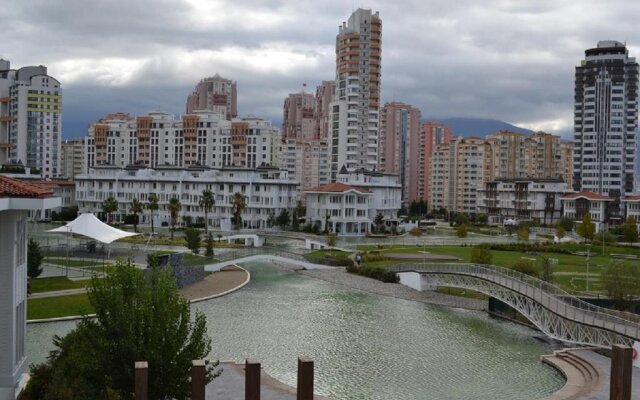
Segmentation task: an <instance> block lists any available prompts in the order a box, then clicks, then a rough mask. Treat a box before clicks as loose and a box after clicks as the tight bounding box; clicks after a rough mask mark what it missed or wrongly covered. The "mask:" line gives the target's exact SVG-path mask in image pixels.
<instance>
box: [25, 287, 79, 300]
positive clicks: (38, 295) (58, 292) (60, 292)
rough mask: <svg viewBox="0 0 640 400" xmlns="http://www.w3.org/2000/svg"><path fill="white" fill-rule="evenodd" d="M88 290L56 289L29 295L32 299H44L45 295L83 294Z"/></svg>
mask: <svg viewBox="0 0 640 400" xmlns="http://www.w3.org/2000/svg"><path fill="white" fill-rule="evenodd" d="M86 291H87V289H86V288H77V289H67V290H54V291H51V292H40V293H32V294H30V295H29V298H30V299H43V298H45V297H59V296H70V295H73V294H82V293H85V292H86Z"/></svg>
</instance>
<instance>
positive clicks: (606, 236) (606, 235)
mask: <svg viewBox="0 0 640 400" xmlns="http://www.w3.org/2000/svg"><path fill="white" fill-rule="evenodd" d="M595 239H596V241H598V242H600V243H602V241H604V242H605V243H616V242H617V240H616V237H615V236H614V235H613V234H612V233H611V232H609V231H600V232H598V233H597V234H596V235H595Z"/></svg>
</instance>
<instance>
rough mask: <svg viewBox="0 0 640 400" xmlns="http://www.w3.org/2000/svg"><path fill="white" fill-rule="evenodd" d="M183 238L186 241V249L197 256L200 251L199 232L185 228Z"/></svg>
mask: <svg viewBox="0 0 640 400" xmlns="http://www.w3.org/2000/svg"><path fill="white" fill-rule="evenodd" d="M184 238H185V240H186V241H187V248H188V249H189V250H191V251H192V252H193V254H198V252H199V251H200V231H198V230H197V229H196V228H187V229H185V231H184Z"/></svg>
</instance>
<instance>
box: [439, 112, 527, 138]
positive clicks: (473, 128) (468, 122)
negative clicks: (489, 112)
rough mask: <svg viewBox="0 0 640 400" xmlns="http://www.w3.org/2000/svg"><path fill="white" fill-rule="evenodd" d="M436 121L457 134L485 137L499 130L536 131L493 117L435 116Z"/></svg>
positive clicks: (524, 132) (525, 132) (523, 132)
mask: <svg viewBox="0 0 640 400" xmlns="http://www.w3.org/2000/svg"><path fill="white" fill-rule="evenodd" d="M434 120H435V121H439V122H441V123H443V124H445V125H447V126H448V127H450V128H451V131H452V132H453V134H454V135H455V136H463V137H469V136H479V137H485V136H487V135H489V134H491V133H495V132H498V131H505V130H506V131H512V132H516V133H522V134H525V135H531V134H533V133H535V132H534V131H532V130H531V129H526V128H521V127H519V126H517V125H513V124H510V123H508V122H505V121H501V120H498V119H491V118H464V117H450V118H434Z"/></svg>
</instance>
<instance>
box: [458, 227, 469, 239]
mask: <svg viewBox="0 0 640 400" xmlns="http://www.w3.org/2000/svg"><path fill="white" fill-rule="evenodd" d="M468 234H469V228H467V225H465V224H462V225H460V226H458V227H457V228H456V235H458V237H459V238H465V237H467V235H468Z"/></svg>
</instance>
